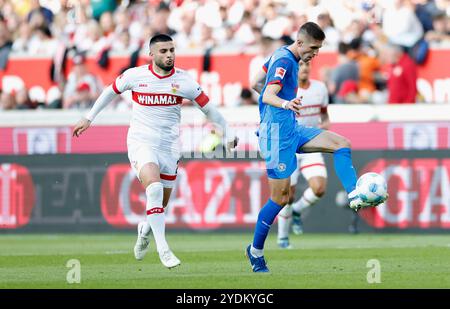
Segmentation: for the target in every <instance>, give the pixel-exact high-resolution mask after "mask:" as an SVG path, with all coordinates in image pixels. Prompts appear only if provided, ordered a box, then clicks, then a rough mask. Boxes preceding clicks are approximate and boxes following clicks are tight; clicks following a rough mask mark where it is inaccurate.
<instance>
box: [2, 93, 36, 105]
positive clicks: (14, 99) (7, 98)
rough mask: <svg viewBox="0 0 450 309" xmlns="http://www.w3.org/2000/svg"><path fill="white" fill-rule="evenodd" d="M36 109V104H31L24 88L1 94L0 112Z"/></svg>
mask: <svg viewBox="0 0 450 309" xmlns="http://www.w3.org/2000/svg"><path fill="white" fill-rule="evenodd" d="M36 107H37V103H34V104H33V103H32V102H31V100H30V98H29V96H28V91H27V89H26V88H22V89H19V90H12V91H10V92H6V91H3V92H2V93H1V96H0V110H13V109H33V108H36Z"/></svg>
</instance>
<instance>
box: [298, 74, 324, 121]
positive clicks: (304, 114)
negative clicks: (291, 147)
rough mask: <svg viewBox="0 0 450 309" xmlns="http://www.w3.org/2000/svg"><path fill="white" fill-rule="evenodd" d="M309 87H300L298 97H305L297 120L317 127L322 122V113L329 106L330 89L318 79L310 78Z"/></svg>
mask: <svg viewBox="0 0 450 309" xmlns="http://www.w3.org/2000/svg"><path fill="white" fill-rule="evenodd" d="M309 82H310V84H309V87H308V88H307V89H303V88H300V87H299V88H298V90H297V98H299V97H303V99H302V107H301V109H300V113H299V115H297V122H298V123H299V124H301V125H303V126H309V127H317V126H318V125H319V124H320V120H321V118H320V114H321V113H323V112H326V110H327V107H328V91H327V87H326V86H325V84H324V83H322V82H320V81H318V80H313V79H310V80H309Z"/></svg>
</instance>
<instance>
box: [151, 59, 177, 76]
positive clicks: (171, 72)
mask: <svg viewBox="0 0 450 309" xmlns="http://www.w3.org/2000/svg"><path fill="white" fill-rule="evenodd" d="M148 69H149V70H150V72H152V74H153V75H155V76H156V77H158V78H159V79H163V78H167V77H170V76H172V75H173V74H174V73H175V68H172V70H171V71H170V74H169V75H166V76H162V75H159V74H158V73H156V72H155V71H154V70H153V62H151V63H150V64H149V65H148Z"/></svg>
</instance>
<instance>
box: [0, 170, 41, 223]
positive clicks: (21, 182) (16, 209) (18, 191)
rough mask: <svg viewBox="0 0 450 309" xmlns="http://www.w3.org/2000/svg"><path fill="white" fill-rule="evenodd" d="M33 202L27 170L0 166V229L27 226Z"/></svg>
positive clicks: (32, 186) (31, 187)
mask: <svg viewBox="0 0 450 309" xmlns="http://www.w3.org/2000/svg"><path fill="white" fill-rule="evenodd" d="M34 202H35V196H34V184H33V180H32V178H31V175H30V172H29V171H28V169H27V168H26V167H24V166H21V165H18V164H0V229H16V228H19V227H22V226H25V225H27V224H28V222H29V221H30V217H31V211H32V209H33V206H34Z"/></svg>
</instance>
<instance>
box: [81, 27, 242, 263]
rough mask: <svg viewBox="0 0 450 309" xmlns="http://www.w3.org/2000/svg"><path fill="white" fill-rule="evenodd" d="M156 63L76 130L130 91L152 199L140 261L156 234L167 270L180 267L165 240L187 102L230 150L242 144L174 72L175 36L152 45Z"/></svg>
mask: <svg viewBox="0 0 450 309" xmlns="http://www.w3.org/2000/svg"><path fill="white" fill-rule="evenodd" d="M150 56H151V57H152V61H151V63H150V64H147V65H143V66H139V67H134V68H130V69H128V70H126V71H125V72H124V73H123V74H122V75H120V76H119V77H117V78H116V80H115V81H114V82H113V83H112V84H111V85H110V86H108V87H107V88H105V89H104V90H103V92H102V94H101V95H100V96H99V97H98V99H97V101H96V102H95V104H94V106H93V107H92V109H91V110H90V111H89V112H88V113H87V115H86V116H85V118H82V119H81V120H80V121H79V122H78V123H77V124H76V125H75V128H74V129H73V135H74V136H76V137H79V136H80V135H81V134H82V133H83V132H84V131H85V130H87V129H88V128H89V126H90V125H91V122H92V121H93V120H94V118H95V117H96V116H97V114H98V113H99V112H100V111H101V110H102V109H103V108H104V107H105V106H106V105H107V104H108V103H109V102H111V101H112V100H113V99H114V98H115V97H116V96H117V95H120V94H121V93H123V92H125V91H127V90H130V91H131V97H132V100H133V107H132V117H131V122H130V128H129V130H128V136H127V147H128V158H129V160H130V162H131V166H132V168H133V169H134V171H135V172H136V175H137V177H138V179H139V181H140V182H141V183H142V185H143V187H144V188H145V193H146V197H147V203H146V213H147V220H146V221H143V222H140V223H139V224H138V237H137V241H136V245H135V247H134V255H135V258H136V259H137V260H142V259H143V258H144V256H145V254H146V253H147V251H148V248H149V243H150V241H149V235H150V231H152V233H153V237H154V239H155V242H156V249H157V251H158V254H159V258H160V260H161V262H162V264H163V265H164V266H166V267H167V268H172V267H175V266H178V265H179V264H180V260H179V259H178V258H177V257H176V256H175V255H174V254H173V252H172V251H171V250H170V248H169V245H168V244H167V241H166V238H165V217H164V208H165V207H166V206H167V204H168V202H169V198H170V194H171V192H172V187H173V184H174V181H175V179H176V176H177V167H178V161H179V159H180V147H179V126H180V117H181V103H182V100H183V98H185V99H189V100H191V101H193V102H194V105H196V106H197V107H198V108H199V109H200V110H201V111H202V112H203V113H204V114H205V115H206V117H207V118H208V120H209V121H211V122H214V123H215V124H217V125H218V126H219V127H220V128H221V129H222V131H223V132H224V139H225V140H226V142H225V143H226V145H227V149H228V150H231V149H233V148H234V147H235V146H236V145H237V138H236V137H235V136H234V135H231V133H230V130H229V128H228V125H227V123H226V121H225V119H224V118H223V116H222V115H221V114H220V113H219V112H218V110H217V109H216V108H215V107H214V105H213V104H208V102H209V98H208V96H207V95H206V94H205V93H204V92H203V91H202V89H201V87H200V86H199V84H198V83H197V82H196V81H195V80H194V79H193V78H192V77H191V76H190V75H189V74H188V73H187V72H186V71H184V70H180V69H178V68H175V67H174V64H175V45H174V42H173V40H172V38H171V37H170V36H167V35H164V34H159V35H156V36H154V37H153V38H152V39H151V40H150Z"/></svg>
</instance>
